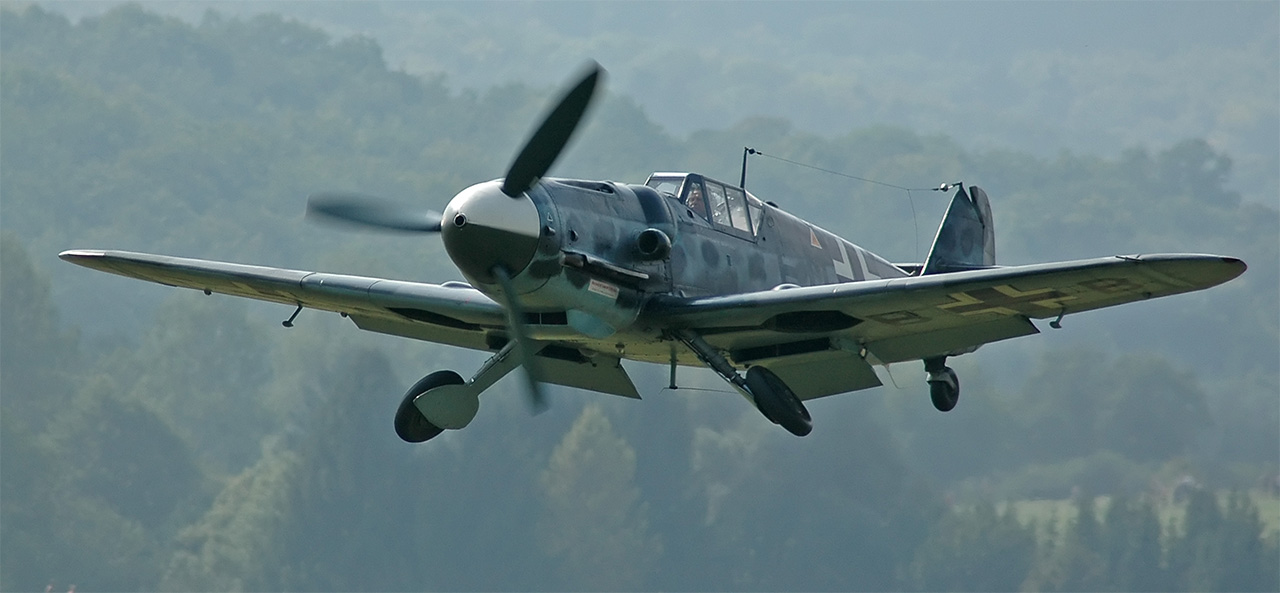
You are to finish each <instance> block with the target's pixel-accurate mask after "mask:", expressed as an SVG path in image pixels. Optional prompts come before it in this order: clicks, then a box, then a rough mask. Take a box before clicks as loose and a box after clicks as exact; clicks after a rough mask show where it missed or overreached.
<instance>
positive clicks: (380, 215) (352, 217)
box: [307, 193, 442, 233]
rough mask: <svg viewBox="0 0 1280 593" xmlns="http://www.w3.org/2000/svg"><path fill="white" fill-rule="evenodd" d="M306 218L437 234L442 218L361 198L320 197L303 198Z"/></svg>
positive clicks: (359, 195) (331, 194)
mask: <svg viewBox="0 0 1280 593" xmlns="http://www.w3.org/2000/svg"><path fill="white" fill-rule="evenodd" d="M307 216H308V217H311V218H319V219H323V220H328V221H331V222H339V223H343V224H347V225H353V226H359V227H363V228H372V229H378V230H383V231H400V232H406V233H438V232H440V217H441V216H442V215H441V214H440V213H439V212H436V211H434V210H429V209H427V208H416V207H413V206H408V205H404V204H400V203H397V202H392V201H390V200H384V199H382V198H375V197H373V196H366V195H362V194H348V193H320V194H315V195H312V196H311V197H310V198H307Z"/></svg>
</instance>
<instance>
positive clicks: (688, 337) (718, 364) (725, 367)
mask: <svg viewBox="0 0 1280 593" xmlns="http://www.w3.org/2000/svg"><path fill="white" fill-rule="evenodd" d="M676 337H677V338H679V339H680V341H681V342H684V344H685V345H686V346H688V347H689V349H691V350H693V351H694V353H696V354H697V355H698V358H701V359H702V361H703V362H705V363H707V366H709V367H711V369H712V370H714V371H715V372H716V373H717V374H719V375H720V376H721V377H723V378H724V380H725V381H728V382H730V383H732V384H733V385H734V386H735V387H737V388H738V389H739V390H741V391H742V392H743V394H745V395H747V396H749V397H750V398H751V401H752V402H753V403H755V405H756V408H758V409H759V410H760V413H761V414H764V417H765V418H768V419H769V421H770V422H772V423H774V424H777V425H779V426H781V427H783V428H785V429H787V431H788V432H790V433H791V434H794V435H796V436H798V437H802V436H805V435H807V434H809V433H810V432H812V431H813V419H812V418H811V417H810V416H809V410H807V409H805V407H804V402H801V401H800V398H798V397H796V394H795V393H794V392H792V391H791V388H790V387H787V384H786V383H784V382H783V381H782V379H781V378H779V377H778V375H776V374H774V373H773V371H771V370H769V369H767V368H765V367H761V366H753V367H751V368H749V369H747V378H746V379H743V378H742V375H739V374H738V371H737V370H736V369H734V368H733V365H731V364H729V361H728V360H726V359H725V357H724V355H723V354H721V353H720V352H719V351H718V350H716V349H715V348H714V347H712V346H711V345H710V344H708V343H707V341H706V340H704V339H702V336H699V335H698V334H696V333H694V332H693V331H692V330H687V329H682V330H679V331H677V332H676Z"/></svg>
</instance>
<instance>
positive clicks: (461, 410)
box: [395, 340, 520, 443]
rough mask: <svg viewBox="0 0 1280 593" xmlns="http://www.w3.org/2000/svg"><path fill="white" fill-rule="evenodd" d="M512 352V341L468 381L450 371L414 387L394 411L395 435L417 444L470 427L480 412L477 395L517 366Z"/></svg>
mask: <svg viewBox="0 0 1280 593" xmlns="http://www.w3.org/2000/svg"><path fill="white" fill-rule="evenodd" d="M515 348H516V341H515V340H511V341H509V342H507V344H506V345H505V346H503V347H502V349H501V350H499V351H498V352H497V353H496V354H494V355H493V356H492V357H490V358H489V360H487V361H485V363H484V365H483V366H481V367H480V370H479V371H476V374H475V376H474V377H472V378H471V380H470V381H463V380H462V377H461V376H460V375H458V373H455V372H453V371H436V372H434V373H431V374H430V375H427V376H425V377H423V378H422V380H420V381H418V382H417V383H414V385H413V387H410V388H409V392H408V393H406V394H404V399H403V400H402V401H401V402H400V408H399V409H397V410H396V422H395V425H396V434H397V435H399V437H400V438H401V439H403V440H404V441H406V442H410V443H421V442H423V441H428V440H431V439H433V438H436V437H437V436H440V433H442V432H444V431H445V430H450V429H452V430H457V429H459V428H463V427H465V426H466V425H468V424H470V423H471V419H472V418H475V416H476V411H477V410H478V409H479V408H480V399H479V397H480V394H481V393H482V392H484V390H486V389H488V388H489V386H491V385H493V384H494V383H497V382H498V379H501V378H502V377H503V376H505V375H506V374H507V373H509V372H511V370H512V369H514V368H516V367H517V366H519V364H520V360H519V357H517V356H513V355H512V354H513V352H514V351H515Z"/></svg>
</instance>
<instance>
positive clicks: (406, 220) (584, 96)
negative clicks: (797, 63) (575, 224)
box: [307, 61, 604, 414]
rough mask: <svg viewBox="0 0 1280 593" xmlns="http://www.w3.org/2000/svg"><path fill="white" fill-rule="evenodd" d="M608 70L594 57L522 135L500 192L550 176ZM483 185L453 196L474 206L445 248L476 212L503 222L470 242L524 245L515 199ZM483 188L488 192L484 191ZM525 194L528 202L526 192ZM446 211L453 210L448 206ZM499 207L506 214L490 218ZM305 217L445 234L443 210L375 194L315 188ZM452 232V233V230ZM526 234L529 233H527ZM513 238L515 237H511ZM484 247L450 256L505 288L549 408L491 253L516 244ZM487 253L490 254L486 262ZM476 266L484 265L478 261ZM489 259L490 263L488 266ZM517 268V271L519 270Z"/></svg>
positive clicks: (534, 387) (534, 401)
mask: <svg viewBox="0 0 1280 593" xmlns="http://www.w3.org/2000/svg"><path fill="white" fill-rule="evenodd" d="M603 74H604V69H603V68H601V67H600V64H598V63H596V62H594V61H593V62H591V63H589V64H588V65H587V67H586V69H585V72H584V73H583V74H582V76H581V77H580V78H579V79H578V82H577V83H576V84H574V85H573V86H572V87H571V88H569V90H568V91H567V92H566V93H565V94H564V95H563V96H562V97H561V98H560V101H559V102H558V103H556V106H555V107H554V108H553V109H551V111H549V112H547V115H546V116H544V117H543V119H542V123H541V124H539V125H538V127H537V129H535V130H534V132H533V134H532V135H530V136H529V139H528V140H526V141H525V143H524V146H523V147H522V148H521V149H520V152H519V153H517V154H516V157H515V160H513V161H512V162H511V166H510V167H509V168H508V169H507V175H506V177H505V178H504V179H503V182H502V186H501V188H500V190H499V191H500V192H501V194H502V195H505V196H508V197H511V198H520V197H522V196H523V195H524V193H525V192H527V191H528V190H529V188H531V187H533V186H534V184H536V183H537V182H538V180H539V179H541V178H542V176H544V175H546V173H547V171H548V170H550V169H551V165H552V164H554V163H555V161H556V158H558V157H559V156H560V153H561V152H563V151H564V148H565V146H567V145H568V143H569V140H570V138H572V137H573V133H574V131H575V130H577V128H578V125H579V124H580V123H582V118H583V116H585V115H586V112H587V109H588V108H589V107H590V106H591V100H592V98H593V97H594V96H595V92H596V87H597V86H598V84H599V82H600V78H601V76H603ZM495 185H496V184H495ZM485 186H486V184H477V185H474V186H472V187H470V188H468V189H466V190H463V192H462V193H459V194H458V195H457V196H455V197H454V199H453V201H452V202H450V206H449V208H452V209H454V210H458V209H459V208H464V207H465V208H468V209H469V210H468V212H467V213H466V214H463V213H461V212H459V214H458V216H457V217H456V220H455V221H454V222H453V223H451V225H450V227H449V229H448V231H447V232H445V233H444V241H445V246H446V248H449V245H450V240H451V239H450V237H451V236H454V240H455V242H456V241H463V239H462V238H461V237H462V235H461V234H459V233H465V232H469V231H465V230H463V229H464V228H466V229H470V228H472V227H477V228H484V227H485V225H486V223H485V222H484V221H483V219H481V217H480V216H479V214H484V215H486V216H487V217H488V218H489V219H490V220H493V221H498V222H499V223H506V224H505V225H504V224H499V225H498V226H497V227H493V228H492V229H491V230H489V231H485V232H484V233H479V234H477V233H475V232H472V234H471V235H467V236H468V237H471V238H470V239H466V241H475V240H483V238H485V237H492V236H494V235H493V231H494V230H496V231H499V232H500V233H505V234H506V235H507V236H508V239H509V240H515V242H516V243H520V242H522V241H524V239H525V238H526V237H524V236H522V235H521V234H520V233H521V231H520V230H519V225H515V228H514V231H515V232H512V231H513V228H512V226H511V221H513V220H515V221H520V220H524V219H521V218H520V217H519V216H518V215H512V214H510V212H511V210H510V209H511V208H512V205H511V203H509V202H507V201H505V199H503V198H502V197H501V196H500V195H499V193H498V191H493V190H492V189H488V190H486V189H485ZM489 187H490V188H492V185H490V186H489ZM486 191H488V192H491V193H488V194H486V193H485V192H486ZM493 199H497V200H499V202H500V203H501V205H500V206H498V205H497V204H498V202H492V201H491V200H493ZM525 199H526V200H528V198H525ZM528 210H529V211H530V212H531V213H532V214H533V215H534V216H535V218H534V219H533V220H534V222H535V223H536V221H537V218H536V214H537V210H536V208H535V207H534V206H533V204H532V202H531V201H530V202H529V204H528ZM446 211H450V210H448V209H446ZM495 212H496V213H499V214H501V215H500V216H493V214H494V213H495ZM477 213H479V214H477ZM517 214H518V213H517ZM307 216H308V217H309V218H317V219H321V220H326V221H330V222H338V223H342V224H346V225H349V226H358V227H363V228H370V229H377V230H384V231H399V232H407V233H440V232H442V228H441V226H442V225H441V219H442V218H443V216H444V215H443V214H441V213H439V212H436V211H434V210H429V209H426V208H419V207H415V206H409V205H404V204H401V203H398V202H394V201H389V200H384V199H382V198H377V197H373V196H367V195H363V194H355V193H340V192H335V193H320V194H315V195H312V196H311V197H310V198H308V199H307ZM471 216H474V219H470V220H469V217H471ZM537 228H538V227H537V226H536V225H535V226H534V227H533V229H534V232H533V235H532V237H531V238H532V239H533V240H536V239H537ZM450 233H453V235H451V234H450ZM486 233H487V234H486ZM525 234H527V231H526V232H525ZM499 236H501V235H499ZM512 237H514V239H511V238H512ZM483 247H484V249H477V245H475V244H471V243H465V244H463V245H462V246H461V247H459V249H461V250H462V252H464V253H468V254H478V256H479V258H480V259H479V260H477V261H472V260H471V259H470V258H469V257H467V258H463V259H464V260H466V261H463V260H459V259H458V257H459V256H457V255H455V254H454V253H453V252H452V251H451V255H450V257H453V259H454V262H455V263H456V264H458V265H459V267H460V268H463V267H465V266H472V267H469V268H466V269H470V270H471V273H472V274H481V273H482V271H484V270H486V269H487V271H488V272H489V273H490V274H492V275H493V277H494V278H495V279H496V280H497V281H498V284H499V286H500V287H501V288H502V294H503V300H505V301H506V307H505V308H506V312H507V333H508V335H509V336H510V338H511V339H512V340H514V341H515V343H516V344H515V351H516V353H517V355H518V356H519V357H520V364H521V365H523V366H524V369H525V378H526V379H527V380H528V394H529V403H530V405H531V406H532V408H533V412H534V413H535V414H537V413H539V412H542V411H543V410H545V409H546V408H547V403H546V399H545V397H544V395H543V391H542V386H541V384H540V383H539V382H538V377H540V376H541V374H540V372H539V366H540V365H539V363H538V360H537V357H536V356H535V354H536V352H535V350H534V348H535V347H536V344H535V342H534V341H533V339H531V338H530V337H529V332H528V328H527V327H525V319H524V309H523V307H522V306H521V304H520V298H519V293H518V292H517V291H516V289H515V284H514V282H512V276H513V274H512V271H511V269H509V268H508V267H507V264H505V263H497V264H496V265H492V264H491V263H490V262H492V261H493V260H494V259H496V260H498V261H499V262H501V261H504V260H503V259H502V258H501V257H497V256H494V255H493V253H491V252H492V250H494V249H495V248H496V249H498V250H503V249H507V250H508V251H509V248H510V247H511V246H510V245H503V244H498V245H485V246H483ZM486 250H488V251H486ZM490 257H492V258H493V259H488V261H485V260H486V259H487V258H490ZM508 259H510V258H508ZM526 263H527V262H526ZM476 264H479V265H478V266H476ZM490 265H492V267H489V266H490ZM521 265H523V264H521ZM464 271H465V270H464ZM518 272H519V270H517V273H518Z"/></svg>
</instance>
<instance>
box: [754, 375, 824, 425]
mask: <svg viewBox="0 0 1280 593" xmlns="http://www.w3.org/2000/svg"><path fill="white" fill-rule="evenodd" d="M746 384H747V390H748V391H750V392H751V397H752V398H753V399H754V400H755V402H756V407H757V408H759V409H760V413H762V414H764V417H765V418H768V419H769V421H770V422H773V423H774V424H777V425H780V426H782V427H783V428H785V429H787V431H788V432H790V433H791V434H794V435H796V436H798V437H802V436H805V435H807V434H809V433H810V432H812V431H813V418H811V417H810V416H809V410H808V409H806V408H805V407H804V402H801V401H800V398H798V397H796V394H795V393H794V392H792V391H791V388H790V387H787V384H786V383H784V382H783V381H782V379H780V378H779V377H778V375H776V374H774V372H773V371H771V370H769V369H767V368H764V367H761V366H753V367H751V368H749V369H747V379H746Z"/></svg>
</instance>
